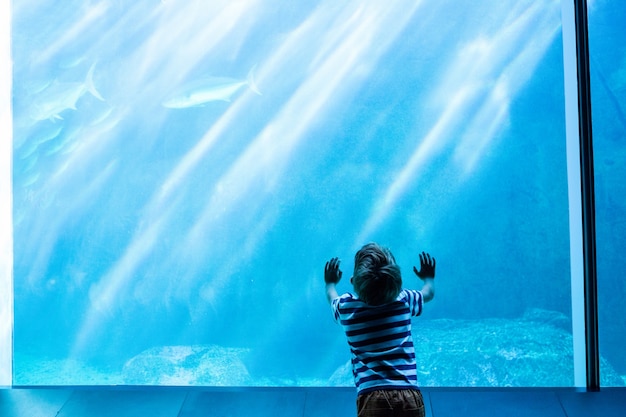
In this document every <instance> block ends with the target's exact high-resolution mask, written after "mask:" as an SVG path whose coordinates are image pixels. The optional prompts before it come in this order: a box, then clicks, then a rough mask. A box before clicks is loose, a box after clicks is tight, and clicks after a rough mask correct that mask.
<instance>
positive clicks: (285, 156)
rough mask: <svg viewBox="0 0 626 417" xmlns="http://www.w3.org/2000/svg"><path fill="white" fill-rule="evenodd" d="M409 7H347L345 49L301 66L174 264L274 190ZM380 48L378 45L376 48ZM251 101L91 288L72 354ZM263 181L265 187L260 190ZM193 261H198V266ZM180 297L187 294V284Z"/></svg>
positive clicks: (311, 26)
mask: <svg viewBox="0 0 626 417" xmlns="http://www.w3.org/2000/svg"><path fill="white" fill-rule="evenodd" d="M407 4H410V5H411V7H410V8H408V9H407V7H404V6H406V4H404V5H398V7H397V8H392V9H389V8H388V7H387V6H386V5H385V6H384V7H383V5H382V4H381V5H380V6H379V7H367V8H364V7H363V6H357V5H346V6H344V7H345V11H344V15H345V16H348V18H347V19H340V20H339V26H336V27H335V30H343V31H345V32H346V33H349V36H347V37H344V38H343V39H341V42H339V43H337V44H336V45H334V46H333V48H329V49H328V48H327V49H328V51H329V52H328V53H327V54H325V55H326V56H325V57H324V59H321V60H318V61H317V66H316V67H315V68H311V67H310V62H311V61H310V58H309V60H306V61H305V62H302V63H301V64H300V65H301V66H300V67H299V68H298V69H299V70H300V71H304V72H305V73H307V71H308V75H309V76H308V78H305V80H304V82H303V83H302V84H301V85H300V86H299V87H298V88H297V90H296V91H295V93H294V94H293V95H292V96H291V97H290V98H289V100H288V101H287V102H286V103H285V104H284V105H283V107H282V109H281V110H280V112H279V113H278V115H277V117H276V118H275V119H274V120H273V121H271V122H270V123H268V124H267V125H266V126H265V127H264V128H263V130H262V131H261V132H260V133H259V134H258V135H257V137H256V138H255V139H254V140H253V141H252V143H251V144H250V145H249V146H248V147H247V148H246V149H245V151H244V152H242V153H241V155H240V156H239V158H237V160H236V161H235V162H234V163H233V165H232V166H231V167H230V169H229V170H227V171H226V172H225V173H224V174H223V175H222V177H221V179H219V180H218V181H217V182H216V185H215V188H214V190H213V192H212V193H210V192H209V193H207V194H208V195H209V200H208V202H207V204H206V207H205V209H204V210H202V212H201V215H200V217H199V218H198V219H197V220H196V221H195V224H194V226H193V228H192V230H190V231H189V233H188V235H187V238H186V241H183V242H179V244H178V245H177V246H178V248H180V253H178V252H175V253H173V254H172V255H171V256H172V259H179V260H180V259H187V256H188V255H189V253H188V252H189V251H191V250H192V248H194V247H198V246H199V245H194V243H197V240H198V239H202V237H203V236H207V235H210V234H211V231H210V229H211V228H212V227H215V226H217V225H219V224H220V216H221V215H222V213H223V212H224V210H225V209H229V208H232V206H233V205H235V204H237V202H239V201H240V200H241V199H242V198H245V197H246V196H247V195H249V194H250V193H251V191H252V190H254V187H255V186H256V185H261V186H262V187H263V188H262V189H263V193H265V192H267V191H270V190H271V189H272V187H273V184H275V182H276V181H278V179H279V178H280V177H281V176H282V175H284V167H285V166H286V165H287V163H288V161H289V157H290V155H291V154H292V152H293V151H294V149H295V147H296V146H297V144H298V143H299V141H300V140H301V139H302V138H303V137H304V135H305V133H306V132H308V131H309V129H311V128H312V127H313V126H314V125H315V123H316V120H317V119H318V117H320V115H321V114H323V113H325V112H329V111H332V106H330V103H331V102H332V101H333V100H337V99H338V98H340V97H341V96H343V95H346V94H351V92H352V91H353V90H354V89H355V88H357V87H358V86H359V81H360V79H359V78H356V77H355V75H354V74H355V68H363V66H365V67H366V68H372V66H373V64H374V62H375V61H376V60H377V59H379V58H380V56H381V55H382V54H383V53H384V52H385V50H386V49H385V48H386V47H388V46H389V45H390V44H391V42H392V40H393V39H394V38H395V37H397V36H398V35H399V33H400V32H401V30H402V27H403V25H404V24H406V22H408V21H409V20H410V17H411V13H413V12H414V11H415V10H416V9H417V4H416V3H415V2H412V1H411V2H407ZM401 6H402V7H401ZM407 11H409V12H407ZM357 16H358V18H357ZM351 17H353V18H352V19H351ZM335 18H336V10H335V9H334V7H330V8H323V7H322V8H319V9H317V10H316V11H315V13H314V14H313V15H311V16H309V18H308V19H307V20H306V21H305V22H303V24H302V25H301V26H300V28H298V29H297V30H296V31H294V32H293V33H292V35H291V36H290V37H287V38H286V39H285V41H284V43H283V45H282V47H281V48H278V49H277V51H276V52H275V53H274V54H273V55H272V56H270V57H269V58H268V59H267V61H266V62H265V63H260V65H259V79H260V80H266V79H268V78H269V74H280V73H281V71H293V70H294V68H292V67H288V66H286V64H287V63H288V62H289V61H290V60H291V59H292V56H293V54H294V52H295V51H300V50H301V49H302V48H301V45H302V43H303V42H304V43H306V44H311V45H315V44H316V43H317V41H318V38H319V37H318V34H319V33H320V31H323V32H324V33H326V32H327V31H328V27H329V19H335ZM342 24H343V25H349V26H350V27H351V29H350V30H345V28H343V27H342V26H341V25H342ZM390 27H393V30H390V29H389V28H390ZM339 28H341V29H339ZM328 39H333V42H337V38H333V37H329V38H328ZM375 45H381V46H380V47H378V48H376V47H375ZM325 46H326V45H325V44H322V45H320V47H325ZM294 50H295V51H294ZM316 51H317V49H314V48H313V49H312V52H314V53H315V52H316ZM362 73H363V76H364V75H366V73H365V72H363V70H362ZM250 93H252V92H250ZM252 97H254V94H253V93H252V94H248V95H247V96H244V97H242V99H241V100H237V101H236V102H235V103H233V105H232V106H230V107H229V109H228V110H227V111H226V112H225V113H224V114H223V115H222V117H221V118H220V119H219V120H218V121H217V122H216V123H215V124H214V125H212V126H211V128H210V129H209V130H208V131H207V133H206V134H205V135H204V136H203V137H202V139H201V140H200V141H199V142H198V143H197V144H196V146H195V147H193V148H192V149H191V150H190V151H189V152H188V153H187V154H186V155H184V156H183V157H182V158H181V160H180V162H179V164H178V165H177V166H176V167H175V168H174V169H173V170H172V171H171V173H170V175H169V176H168V177H167V179H166V180H165V181H164V183H163V186H162V187H161V189H160V190H159V191H158V192H157V193H155V195H154V196H153V198H152V199H151V201H150V203H149V204H148V205H147V206H146V207H145V210H144V212H145V214H146V216H145V217H144V218H145V219H146V224H152V225H153V226H151V227H147V228H144V229H142V230H140V231H138V232H137V233H136V235H135V236H134V237H133V239H132V240H131V243H130V245H129V246H128V247H127V248H126V250H125V251H124V254H123V256H122V257H121V258H120V259H118V260H117V262H116V263H115V264H114V265H113V266H112V267H111V269H110V270H109V271H108V272H107V273H106V274H105V275H104V276H102V277H101V278H100V279H99V280H98V282H97V283H95V284H94V285H93V289H92V291H91V294H92V298H93V299H92V303H93V307H92V308H91V309H90V310H89V312H88V313H87V314H85V317H84V319H83V323H82V326H81V327H80V331H79V332H78V337H77V339H76V343H75V346H74V351H75V352H78V351H81V349H83V348H85V347H86V346H87V343H88V341H89V340H90V339H91V337H92V336H93V334H94V332H98V331H99V329H101V328H102V326H103V324H104V321H106V320H108V317H109V316H108V312H109V311H111V309H114V308H115V305H117V304H120V303H121V301H120V297H119V295H120V294H122V293H124V290H125V289H127V288H128V286H129V285H130V282H131V281H132V277H133V274H134V272H135V271H136V270H137V269H138V268H139V266H140V265H141V263H142V262H143V261H144V260H145V259H146V257H147V256H148V254H150V251H151V248H152V247H153V246H154V244H155V242H157V241H158V240H159V239H160V238H161V235H162V234H163V233H164V231H165V230H167V227H166V224H167V223H168V222H169V221H170V220H171V213H172V212H173V211H175V210H177V209H178V208H179V205H180V204H184V201H179V200H177V198H176V197H177V196H179V194H177V190H178V186H179V185H181V184H184V182H185V180H186V179H187V178H188V176H189V175H190V174H191V173H192V172H193V170H194V168H196V167H197V166H198V165H199V164H200V163H201V162H202V160H203V157H204V156H205V155H206V154H207V152H208V151H209V150H210V149H211V148H212V147H213V145H214V144H215V141H216V140H217V139H218V138H219V137H220V136H221V134H222V133H223V132H224V131H225V130H226V129H228V128H229V127H231V125H232V123H236V122H237V120H241V117H242V114H244V113H245V111H246V109H247V105H248V103H249V101H250V100H251V98H252ZM258 180H261V181H263V182H265V184H259V183H258ZM262 203H263V201H256V202H249V203H247V209H248V210H249V211H250V212H251V213H257V212H258V210H260V208H261V205H262ZM264 218H265V221H264V222H262V225H261V226H262V227H261V226H259V228H258V230H257V232H255V233H252V234H251V239H250V240H249V241H248V243H247V244H246V247H248V248H249V249H248V251H247V252H246V251H244V254H245V253H250V251H251V248H253V247H254V246H256V242H258V241H259V240H260V239H261V238H262V237H263V235H264V233H266V232H267V230H271V227H270V224H269V223H271V222H272V221H274V218H275V216H273V215H268V216H265V217H264ZM186 252H187V253H186ZM231 255H232V257H233V259H231V261H230V262H236V261H237V260H238V259H240V258H238V257H237V256H235V255H234V254H231ZM240 255H241V254H240ZM181 256H182V258H181ZM193 261H194V262H196V260H193ZM185 266H186V268H188V269H189V270H190V271H197V269H198V265H196V264H195V263H192V262H191V261H190V262H189V265H187V263H186V265H185ZM229 278H230V277H228V279H227V278H226V277H223V276H222V275H220V274H219V273H218V274H217V276H216V277H215V278H214V279H216V280H217V281H215V282H216V285H218V286H219V285H225V284H226V283H227V282H228V280H229ZM197 279H198V277H197V276H195V274H194V280H197ZM178 290H179V291H181V292H183V293H184V292H185V288H183V287H182V283H181V287H180V288H178ZM203 294H205V296H206V297H208V299H209V301H210V298H211V291H208V290H207V289H206V288H205V289H204V291H203Z"/></svg>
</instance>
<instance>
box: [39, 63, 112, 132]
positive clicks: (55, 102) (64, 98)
mask: <svg viewBox="0 0 626 417" xmlns="http://www.w3.org/2000/svg"><path fill="white" fill-rule="evenodd" d="M95 67H96V64H93V65H92V66H91V68H89V71H88V72H87V76H86V77H85V80H84V81H82V82H73V83H69V82H68V83H62V82H58V81H57V80H55V81H54V82H52V83H50V85H49V86H47V87H46V88H44V89H43V90H41V91H40V92H39V93H38V94H36V95H35V96H34V97H33V104H32V106H31V108H30V112H29V114H30V117H31V118H32V119H33V120H38V121H39V120H58V119H63V117H61V113H63V112H64V111H65V110H68V109H72V110H76V102H78V100H79V99H80V98H81V97H82V96H83V95H84V94H86V93H90V94H91V95H92V96H94V97H95V98H97V99H98V100H101V101H104V98H103V97H102V95H101V94H100V92H98V90H97V89H96V87H95V85H94V83H93V73H94V70H95Z"/></svg>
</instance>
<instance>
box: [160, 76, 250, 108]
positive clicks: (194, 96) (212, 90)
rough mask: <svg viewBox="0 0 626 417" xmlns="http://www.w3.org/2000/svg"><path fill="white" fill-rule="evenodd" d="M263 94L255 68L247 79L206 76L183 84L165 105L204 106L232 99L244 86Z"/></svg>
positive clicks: (170, 106) (179, 106)
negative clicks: (255, 74)
mask: <svg viewBox="0 0 626 417" xmlns="http://www.w3.org/2000/svg"><path fill="white" fill-rule="evenodd" d="M246 86H247V87H248V88H250V89H251V90H252V91H254V92H255V93H256V94H258V95H261V92H260V91H259V89H258V87H257V86H256V83H255V81H254V68H252V69H251V70H250V72H249V73H248V76H247V77H246V79H245V80H241V79H235V78H226V77H206V78H200V79H198V80H195V81H193V82H191V83H189V84H186V85H184V86H182V87H181V88H180V89H179V90H178V91H176V92H175V93H174V94H172V95H171V96H170V97H169V98H168V99H166V100H165V101H163V103H162V104H163V107H168V108H171V109H184V108H188V107H198V106H203V105H205V104H206V103H209V102H211V101H230V100H231V99H232V97H233V95H234V94H235V93H236V92H238V91H239V90H241V89H242V88H244V87H246Z"/></svg>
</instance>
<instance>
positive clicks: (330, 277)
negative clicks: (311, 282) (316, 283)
mask: <svg viewBox="0 0 626 417" xmlns="http://www.w3.org/2000/svg"><path fill="white" fill-rule="evenodd" d="M339 262H340V261H339V258H332V259H331V260H330V261H328V262H326V267H325V268H324V281H325V282H326V284H336V283H338V282H339V280H340V279H341V275H342V272H341V269H339Z"/></svg>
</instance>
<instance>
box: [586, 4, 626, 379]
mask: <svg viewBox="0 0 626 417" xmlns="http://www.w3.org/2000/svg"><path fill="white" fill-rule="evenodd" d="M625 19H626V4H624V3H623V2H618V1H607V0H598V1H595V2H593V3H591V5H590V9H589V48H590V53H589V55H590V61H591V62H590V64H591V65H590V67H591V87H592V99H593V101H592V116H593V136H594V156H595V191H596V219H597V252H598V298H599V311H598V313H599V341H600V349H601V351H600V353H601V354H602V355H603V356H604V357H606V358H607V359H608V360H609V362H610V363H611V364H613V365H614V366H615V367H616V368H617V369H620V370H622V371H621V375H622V379H623V378H624V375H625V374H626V373H625V372H624V371H623V370H624V369H626V357H625V356H624V345H625V344H626V321H625V320H624V319H623V312H624V305H623V300H624V299H625V298H626V283H625V282H624V280H623V279H619V278H618V276H620V275H621V273H622V272H623V271H624V270H626V260H624V256H623V248H624V247H626V197H625V196H626V188H625V185H626V184H625V183H624V181H623V178H624V175H625V174H626V165H625V164H624V162H625V161H626V44H625V43H624V39H625V38H626V33H625V32H624V30H623V22H624V21H625ZM601 371H603V369H602V368H601ZM600 376H601V383H602V385H605V386H610V385H614V384H617V385H619V384H621V385H623V384H624V381H621V382H620V381H611V380H609V379H607V378H606V372H601V374H600Z"/></svg>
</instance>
